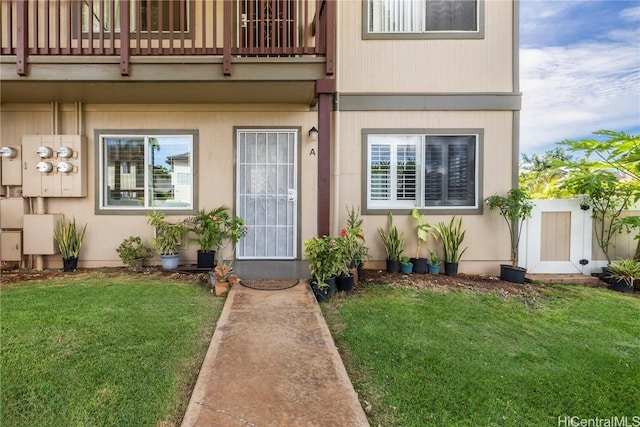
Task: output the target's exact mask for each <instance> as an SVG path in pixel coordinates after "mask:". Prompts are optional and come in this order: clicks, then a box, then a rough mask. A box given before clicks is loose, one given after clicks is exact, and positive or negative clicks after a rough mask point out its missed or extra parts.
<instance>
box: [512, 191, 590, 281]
mask: <svg viewBox="0 0 640 427" xmlns="http://www.w3.org/2000/svg"><path fill="white" fill-rule="evenodd" d="M533 202H534V208H533V211H532V215H531V218H529V219H528V220H527V221H525V223H524V227H523V231H522V238H521V241H520V254H519V264H520V266H521V267H525V268H526V269H527V271H528V272H529V273H549V274H552V273H556V274H577V273H581V274H585V275H590V274H591V271H592V269H593V268H594V265H593V263H592V261H591V239H592V234H591V231H592V219H591V210H586V211H585V210H582V209H580V202H579V201H578V199H554V200H534V201H533Z"/></svg>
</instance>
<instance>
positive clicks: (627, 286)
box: [608, 258, 640, 293]
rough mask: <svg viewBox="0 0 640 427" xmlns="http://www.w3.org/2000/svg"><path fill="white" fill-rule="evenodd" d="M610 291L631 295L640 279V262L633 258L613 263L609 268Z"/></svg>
mask: <svg viewBox="0 0 640 427" xmlns="http://www.w3.org/2000/svg"><path fill="white" fill-rule="evenodd" d="M608 278H609V289H612V290H614V291H618V292H625V293H631V292H633V285H634V282H635V281H636V280H639V279H640V262H638V261H635V260H633V259H631V258H625V259H619V260H615V261H612V262H611V263H610V264H609V268H608Z"/></svg>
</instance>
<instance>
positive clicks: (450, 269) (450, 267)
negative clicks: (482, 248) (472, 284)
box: [444, 262, 458, 276]
mask: <svg viewBox="0 0 640 427" xmlns="http://www.w3.org/2000/svg"><path fill="white" fill-rule="evenodd" d="M444 274H446V275H447V276H457V275H458V263H457V262H445V263H444Z"/></svg>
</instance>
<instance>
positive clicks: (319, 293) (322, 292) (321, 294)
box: [310, 283, 329, 302]
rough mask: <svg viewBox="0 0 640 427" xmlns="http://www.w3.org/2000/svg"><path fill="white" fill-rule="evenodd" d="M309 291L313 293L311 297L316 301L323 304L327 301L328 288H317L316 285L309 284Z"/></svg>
mask: <svg viewBox="0 0 640 427" xmlns="http://www.w3.org/2000/svg"><path fill="white" fill-rule="evenodd" d="M310 286H311V290H312V291H313V295H315V297H316V301H318V302H323V301H328V300H329V287H328V286H325V287H324V288H320V287H318V285H317V284H316V283H310Z"/></svg>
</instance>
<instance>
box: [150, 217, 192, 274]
mask: <svg viewBox="0 0 640 427" xmlns="http://www.w3.org/2000/svg"><path fill="white" fill-rule="evenodd" d="M147 223H148V224H149V225H150V226H152V227H154V228H155V233H156V235H155V237H152V238H151V246H153V248H154V249H155V250H156V252H158V254H160V259H161V262H162V268H164V269H165V270H175V269H176V268H178V264H179V262H180V254H179V253H178V245H180V243H181V242H182V239H183V238H184V236H185V234H186V232H187V229H186V228H185V227H184V225H183V224H182V223H181V222H178V223H171V222H168V221H167V220H166V219H165V215H164V213H162V212H157V211H151V212H149V213H148V214H147Z"/></svg>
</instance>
